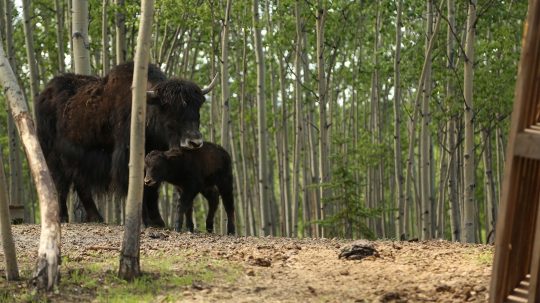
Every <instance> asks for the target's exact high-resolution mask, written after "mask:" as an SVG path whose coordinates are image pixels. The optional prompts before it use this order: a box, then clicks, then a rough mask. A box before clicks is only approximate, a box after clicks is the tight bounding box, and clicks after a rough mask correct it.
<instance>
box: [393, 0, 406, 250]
mask: <svg viewBox="0 0 540 303" xmlns="http://www.w3.org/2000/svg"><path fill="white" fill-rule="evenodd" d="M402 10H403V0H398V3H397V16H396V53H395V57H394V177H395V182H396V185H395V198H396V206H397V210H398V211H397V215H396V221H397V223H396V227H397V230H396V235H397V237H398V239H401V240H405V239H407V231H406V230H405V196H404V195H403V167H402V164H401V161H402V157H401V81H400V66H401V26H402V24H401V11H402Z"/></svg>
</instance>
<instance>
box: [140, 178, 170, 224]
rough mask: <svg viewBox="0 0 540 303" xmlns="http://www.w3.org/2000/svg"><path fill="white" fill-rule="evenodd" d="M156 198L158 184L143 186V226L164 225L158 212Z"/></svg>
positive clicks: (157, 196)
mask: <svg viewBox="0 0 540 303" xmlns="http://www.w3.org/2000/svg"><path fill="white" fill-rule="evenodd" d="M158 198H159V185H156V186H145V187H144V192H143V210H142V211H143V214H142V217H143V223H144V225H145V226H152V227H165V222H164V221H163V219H162V218H161V215H160V214H159V206H158Z"/></svg>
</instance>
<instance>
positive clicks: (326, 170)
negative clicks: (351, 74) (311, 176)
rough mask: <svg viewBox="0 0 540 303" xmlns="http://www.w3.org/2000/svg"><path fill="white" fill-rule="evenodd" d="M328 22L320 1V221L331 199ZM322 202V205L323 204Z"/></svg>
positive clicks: (318, 73) (318, 42) (317, 211)
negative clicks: (328, 186)
mask: <svg viewBox="0 0 540 303" xmlns="http://www.w3.org/2000/svg"><path fill="white" fill-rule="evenodd" d="M325 20H326V8H325V7H324V5H323V1H322V0H319V1H318V5H317V22H316V23H317V24H316V29H317V80H318V95H319V195H320V199H317V205H316V213H317V217H316V218H317V219H318V220H324V215H325V208H324V207H323V203H325V200H326V199H327V198H329V190H327V189H325V188H324V187H323V184H326V183H328V182H329V181H330V162H329V158H330V155H329V147H328V146H329V144H330V142H329V137H328V128H329V127H330V124H329V123H328V121H327V114H326V107H327V102H328V101H327V88H326V74H325V70H324V69H325V62H324V25H325ZM321 201H322V203H321ZM319 236H321V237H324V229H323V228H322V227H321V233H320V235H319Z"/></svg>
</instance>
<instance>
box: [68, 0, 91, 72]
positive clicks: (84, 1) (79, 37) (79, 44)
mask: <svg viewBox="0 0 540 303" xmlns="http://www.w3.org/2000/svg"><path fill="white" fill-rule="evenodd" d="M72 9H73V12H72V18H73V20H72V21H73V28H72V30H73V32H72V33H71V38H72V40H73V58H72V60H73V61H74V63H75V73H76V74H81V75H90V51H89V50H88V48H89V41H88V0H73V7H72Z"/></svg>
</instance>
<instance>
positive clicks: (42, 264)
mask: <svg viewBox="0 0 540 303" xmlns="http://www.w3.org/2000/svg"><path fill="white" fill-rule="evenodd" d="M0 85H1V86H2V87H3V88H4V93H5V96H6V97H7V101H8V106H9V108H10V109H11V112H12V113H13V118H14V120H15V122H16V125H17V129H18V131H19V136H20V138H21V140H22V142H23V146H24V149H25V152H26V156H27V159H28V164H29V166H30V170H31V173H32V178H33V180H34V183H35V185H36V190H37V193H38V199H39V205H40V213H41V236H40V241H39V249H38V256H37V265H36V271H35V272H34V275H33V281H34V283H35V285H36V286H37V287H38V288H39V289H47V290H52V288H53V287H54V286H56V285H58V278H59V275H58V266H59V265H60V260H61V259H60V217H59V207H58V196H57V194H56V188H55V186H54V183H53V180H52V178H51V175H50V173H49V170H48V168H47V163H46V162H45V157H44V156H43V152H42V150H41V147H40V145H39V142H38V140H37V135H36V130H35V126H34V122H33V120H32V117H31V115H30V114H29V112H28V107H27V105H26V101H25V100H24V95H23V93H22V91H21V89H20V87H19V85H18V84H17V78H16V77H15V74H14V73H13V70H12V69H11V67H10V66H9V63H8V60H7V58H6V55H5V53H4V49H3V47H2V46H1V45H0Z"/></svg>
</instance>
